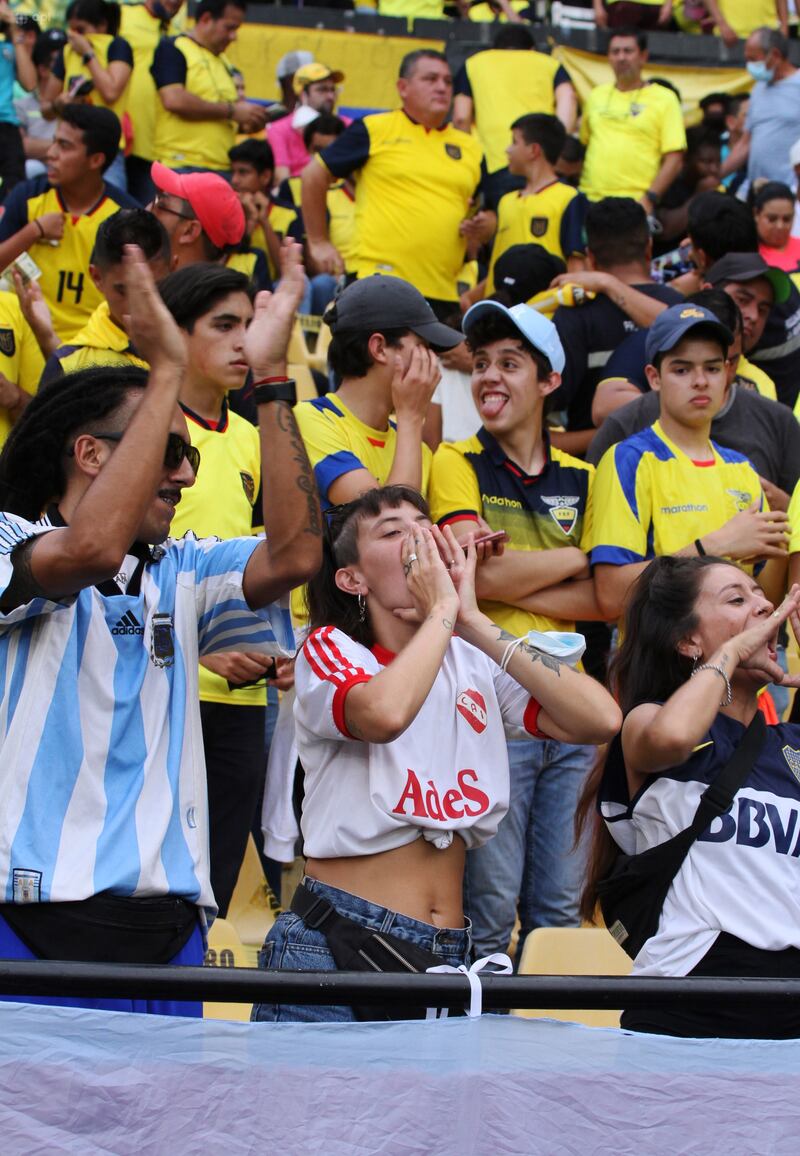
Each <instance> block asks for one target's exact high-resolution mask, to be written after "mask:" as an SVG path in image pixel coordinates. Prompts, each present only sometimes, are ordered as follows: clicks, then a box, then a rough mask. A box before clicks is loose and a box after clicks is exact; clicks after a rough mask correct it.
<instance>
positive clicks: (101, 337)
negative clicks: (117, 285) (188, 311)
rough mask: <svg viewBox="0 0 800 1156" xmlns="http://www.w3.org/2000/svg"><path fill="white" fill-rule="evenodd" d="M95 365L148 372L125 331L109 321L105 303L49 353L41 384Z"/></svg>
mask: <svg viewBox="0 0 800 1156" xmlns="http://www.w3.org/2000/svg"><path fill="white" fill-rule="evenodd" d="M95 365H138V366H139V367H140V368H141V369H149V366H148V364H147V362H146V361H145V360H144V359H143V358H141V357H139V355H138V354H137V352H136V350H135V349H134V348H133V346H132V345H131V342H130V338H129V337H128V334H127V333H126V332H125V330H124V329H120V327H119V326H118V325H117V324H116V323H115V322H114V321H112V320H111V317H110V314H109V311H108V302H107V301H102V302H101V303H100V304H99V305H98V306H97V308H96V309H95V311H94V313H93V314H92V316H91V317H90V318H89V320H88V321H87V322H86V325H84V327H83V329H81V330H79V331H78V332H77V333H76V334H75V336H74V337H73V339H72V341H70V342H69V344H67V345H62V346H60V347H59V348H58V349H57V350H56V351H55V353H53V354H51V356H50V357H49V358H48V360H47V365H46V366H45V368H44V373H43V374H42V384H43V385H44V384H46V383H47V382H48V381H52V380H53V378H56V377H61V376H62V375H63V374H65V373H76V372H77V370H79V369H90V368H91V367H92V366H95Z"/></svg>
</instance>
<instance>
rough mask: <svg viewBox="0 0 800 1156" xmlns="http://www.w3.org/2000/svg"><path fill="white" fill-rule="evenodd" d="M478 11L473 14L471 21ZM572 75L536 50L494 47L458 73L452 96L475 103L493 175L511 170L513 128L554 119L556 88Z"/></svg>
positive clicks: (478, 128) (477, 123) (480, 135)
mask: <svg viewBox="0 0 800 1156" xmlns="http://www.w3.org/2000/svg"><path fill="white" fill-rule="evenodd" d="M473 11H474V10H473V9H470V19H471V20H473V19H475V17H474V16H473V15H472V12H473ZM569 83H570V78H569V73H568V72H567V71H566V69H565V68H564V66H563V65H562V64H559V62H558V61H557V60H555V59H554V58H553V57H552V56H546V55H545V54H544V53H543V52H535V51H531V49H507V48H489V49H487V50H486V51H485V52H476V53H475V54H474V55H473V56H469V57H468V58H467V60H466V61H465V63H464V65H463V67H462V68H461V69H460V70H459V72H458V73H457V74H456V77H455V81H454V83H453V91H454V93H456V94H457V95H461V96H468V97H470V98H471V100H472V102H473V109H474V118H475V131H476V132H477V134H478V139H479V140H480V142H481V145H482V147H483V151H484V153H485V154H486V169H487V171H488V172H490V173H494V172H497V170H498V169H504V168H505V167H506V166H507V165H508V157H507V156H506V145H508V143H509V141H510V140H511V125H512V124H513V122H514V121H515V120H517V119H518V117H521V116H525V114H526V113H529V112H544V113H547V114H548V115H550V116H552V115H553V114H554V113H555V110H556V96H555V92H556V89H557V88H558V86H559V85H560V84H569Z"/></svg>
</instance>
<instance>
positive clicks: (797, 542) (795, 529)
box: [789, 401, 800, 554]
mask: <svg viewBox="0 0 800 1156" xmlns="http://www.w3.org/2000/svg"><path fill="white" fill-rule="evenodd" d="M797 404H798V405H799V406H800V401H798V403H797ZM789 531H790V535H789V553H790V554H800V482H798V483H797V485H796V486H795V488H794V493H793V494H792V500H791V501H790V502H789Z"/></svg>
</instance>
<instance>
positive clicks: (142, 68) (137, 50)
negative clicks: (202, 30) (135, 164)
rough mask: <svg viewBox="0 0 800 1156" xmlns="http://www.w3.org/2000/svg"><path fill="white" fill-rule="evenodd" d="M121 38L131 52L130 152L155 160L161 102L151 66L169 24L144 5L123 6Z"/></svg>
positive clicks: (129, 99)
mask: <svg viewBox="0 0 800 1156" xmlns="http://www.w3.org/2000/svg"><path fill="white" fill-rule="evenodd" d="M120 15H121V20H120V26H119V31H120V36H122V37H123V38H124V39H125V40H127V42H128V44H129V45H130V46H131V52H132V53H133V75H132V76H131V80H130V84H129V85H128V113H129V115H130V117H131V121H132V127H133V143H132V146H131V152H132V153H133V154H134V156H137V157H143V158H144V159H145V160H148V161H152V160H154V159H155V151H154V148H155V130H156V108H157V106H158V105H159V104H160V103H161V101H160V100H159V99H158V94H157V92H156V86H155V81H154V80H153V76H152V73H151V72H150V66H151V65H152V63H153V57H154V56H155V52H156V49H157V48H158V42H159V41H160V39H161V37H162V36H164V35H167V34H168V32H169V28H170V25H169V23H168V22H165V21H163V20H161V19H159V17H158V16H153V15H152V14H151V13H150V12H148V10H147V8H146V7H145V5H144V4H123V5H122V12H121V14H120Z"/></svg>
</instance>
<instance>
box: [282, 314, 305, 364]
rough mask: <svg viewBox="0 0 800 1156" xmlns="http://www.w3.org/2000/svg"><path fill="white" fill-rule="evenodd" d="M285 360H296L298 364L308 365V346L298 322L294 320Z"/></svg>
mask: <svg viewBox="0 0 800 1156" xmlns="http://www.w3.org/2000/svg"><path fill="white" fill-rule="evenodd" d="M286 360H287V361H292V362H296V363H298V364H300V365H308V346H307V345H306V339H305V336H304V334H303V330H302V329H301V328H300V324H299V322H297V321H295V323H294V325H293V326H292V335H291V337H290V338H289V349H288V352H287V354H286Z"/></svg>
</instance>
